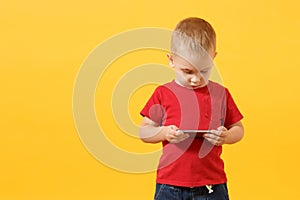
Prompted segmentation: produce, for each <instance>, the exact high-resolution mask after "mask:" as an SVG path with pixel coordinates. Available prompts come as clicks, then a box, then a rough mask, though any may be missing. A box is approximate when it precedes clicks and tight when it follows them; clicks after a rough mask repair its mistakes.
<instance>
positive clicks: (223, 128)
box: [217, 126, 227, 131]
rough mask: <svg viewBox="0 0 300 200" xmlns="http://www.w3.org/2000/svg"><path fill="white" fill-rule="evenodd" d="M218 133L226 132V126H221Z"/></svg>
mask: <svg viewBox="0 0 300 200" xmlns="http://www.w3.org/2000/svg"><path fill="white" fill-rule="evenodd" d="M217 130H218V131H226V130H227V129H226V128H225V127H224V126H220V127H218V128H217Z"/></svg>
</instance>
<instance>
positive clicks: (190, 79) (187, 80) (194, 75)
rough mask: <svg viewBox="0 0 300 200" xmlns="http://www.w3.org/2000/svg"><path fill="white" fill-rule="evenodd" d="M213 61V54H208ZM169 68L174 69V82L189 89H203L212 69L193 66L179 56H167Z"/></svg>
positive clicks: (210, 67)
mask: <svg viewBox="0 0 300 200" xmlns="http://www.w3.org/2000/svg"><path fill="white" fill-rule="evenodd" d="M209 54H210V57H211V58H212V59H213V58H214V57H215V53H209ZM168 58H169V62H170V66H171V67H173V68H174V70H175V74H176V82H177V83H179V84H180V85H182V86H184V87H186V88H189V89H196V88H201V87H204V86H206V85H207V84H208V79H209V76H210V72H211V69H212V65H210V66H201V65H198V66H194V65H193V64H191V63H190V62H189V61H187V60H186V59H183V58H182V57H179V56H176V55H175V56H171V55H168Z"/></svg>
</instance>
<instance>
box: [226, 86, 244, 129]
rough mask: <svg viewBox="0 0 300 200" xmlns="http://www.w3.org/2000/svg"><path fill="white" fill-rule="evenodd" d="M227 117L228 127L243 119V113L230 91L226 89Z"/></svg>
mask: <svg viewBox="0 0 300 200" xmlns="http://www.w3.org/2000/svg"><path fill="white" fill-rule="evenodd" d="M226 100H227V101H226V105H227V106H226V117H225V123H224V126H225V127H228V126H230V125H232V124H234V123H237V122H239V121H240V120H241V119H243V115H242V114H241V112H240V110H239V109H238V107H237V105H236V104H235V102H234V100H233V98H232V96H231V94H230V92H229V91H228V89H226Z"/></svg>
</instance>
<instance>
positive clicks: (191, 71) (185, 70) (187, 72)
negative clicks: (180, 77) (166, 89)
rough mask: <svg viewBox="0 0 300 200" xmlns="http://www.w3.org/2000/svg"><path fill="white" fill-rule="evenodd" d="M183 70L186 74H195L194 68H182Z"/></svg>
mask: <svg viewBox="0 0 300 200" xmlns="http://www.w3.org/2000/svg"><path fill="white" fill-rule="evenodd" d="M182 71H183V72H184V73H186V74H193V73H194V72H193V70H190V69H182Z"/></svg>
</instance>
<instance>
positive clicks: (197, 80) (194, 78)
mask: <svg viewBox="0 0 300 200" xmlns="http://www.w3.org/2000/svg"><path fill="white" fill-rule="evenodd" d="M190 81H191V84H192V85H197V84H199V83H200V82H201V76H196V75H194V76H192V77H191V79H190Z"/></svg>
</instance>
